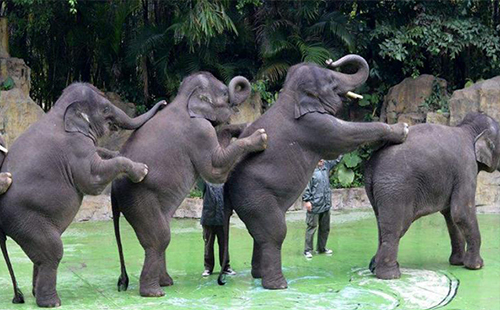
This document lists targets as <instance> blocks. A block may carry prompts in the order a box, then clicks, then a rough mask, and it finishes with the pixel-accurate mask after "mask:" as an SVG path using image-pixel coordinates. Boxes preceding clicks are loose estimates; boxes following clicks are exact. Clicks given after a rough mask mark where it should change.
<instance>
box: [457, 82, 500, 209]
mask: <svg viewBox="0 0 500 310" xmlns="http://www.w3.org/2000/svg"><path fill="white" fill-rule="evenodd" d="M449 106H450V125H452V126H456V125H458V124H459V123H460V122H461V121H462V119H463V118H464V117H465V115H466V114H467V113H468V112H484V113H486V114H488V115H489V116H491V117H493V118H494V119H496V120H497V121H500V76H497V77H494V78H491V79H489V80H485V81H482V82H478V83H476V84H473V85H472V86H469V87H466V88H463V89H459V90H456V91H454V92H453V94H452V96H451V98H450V100H449ZM476 205H478V206H488V207H490V208H491V207H492V206H493V207H495V208H496V209H500V172H498V171H496V172H494V173H485V172H481V173H479V175H478V179H477V191H476Z"/></svg>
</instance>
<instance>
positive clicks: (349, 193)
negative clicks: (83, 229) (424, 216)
mask: <svg viewBox="0 0 500 310" xmlns="http://www.w3.org/2000/svg"><path fill="white" fill-rule="evenodd" d="M480 201H482V199H481V197H480V196H479V197H478V199H477V202H478V203H479V202H480ZM483 201H484V199H483ZM202 205H203V201H202V199H200V198H186V199H184V201H183V202H182V204H181V205H180V207H179V208H178V209H177V211H175V214H174V217H175V218H195V219H198V218H200V217H201V209H202ZM477 207H478V209H477V212H478V213H500V203H498V201H496V202H494V203H490V204H478V206H477ZM332 209H333V210H360V209H371V205H370V201H369V200H368V197H367V196H366V193H365V189H364V188H362V187H358V188H347V189H334V190H332ZM297 210H302V203H301V201H300V199H299V200H297V202H295V203H294V204H293V206H292V207H290V209H289V210H288V212H293V211H297ZM111 217H112V213H111V199H110V197H109V195H99V196H85V197H84V199H83V202H82V207H81V208H80V211H78V214H77V215H76V217H75V219H74V222H86V221H105V220H110V219H111Z"/></svg>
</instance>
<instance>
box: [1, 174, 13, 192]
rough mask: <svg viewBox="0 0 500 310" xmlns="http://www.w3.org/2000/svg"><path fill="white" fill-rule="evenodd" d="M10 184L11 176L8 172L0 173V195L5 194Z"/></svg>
mask: <svg viewBox="0 0 500 310" xmlns="http://www.w3.org/2000/svg"><path fill="white" fill-rule="evenodd" d="M11 184H12V174H10V172H2V173H0V195H1V194H3V193H5V192H6V191H7V190H8V189H9V187H10V185H11Z"/></svg>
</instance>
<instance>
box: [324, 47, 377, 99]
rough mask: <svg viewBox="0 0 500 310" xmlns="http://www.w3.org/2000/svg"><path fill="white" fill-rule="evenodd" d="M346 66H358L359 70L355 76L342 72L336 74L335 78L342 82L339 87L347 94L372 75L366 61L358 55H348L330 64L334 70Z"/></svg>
mask: <svg viewBox="0 0 500 310" xmlns="http://www.w3.org/2000/svg"><path fill="white" fill-rule="evenodd" d="M346 64H354V65H356V66H357V68H358V70H357V71H356V73H354V74H345V73H340V72H334V75H335V77H336V78H337V79H338V80H339V81H340V83H339V85H340V86H341V87H343V88H344V91H345V92H348V91H350V90H353V89H355V88H356V87H358V86H360V85H361V84H363V83H364V82H366V79H367V78H368V75H369V73H370V68H369V67H368V63H367V62H366V60H365V59H364V58H363V57H361V56H358V55H354V54H351V55H346V56H344V57H342V58H340V59H339V60H337V61H335V62H333V63H331V64H330V66H331V67H333V68H339V67H342V66H344V65H346Z"/></svg>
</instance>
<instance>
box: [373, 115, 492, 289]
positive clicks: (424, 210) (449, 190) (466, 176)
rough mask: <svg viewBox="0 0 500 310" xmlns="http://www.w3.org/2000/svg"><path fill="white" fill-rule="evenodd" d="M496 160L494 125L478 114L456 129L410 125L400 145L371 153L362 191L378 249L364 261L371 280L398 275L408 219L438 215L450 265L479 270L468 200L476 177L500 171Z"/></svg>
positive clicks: (478, 243)
mask: <svg viewBox="0 0 500 310" xmlns="http://www.w3.org/2000/svg"><path fill="white" fill-rule="evenodd" d="M499 161H500V134H499V125H498V123H497V122H496V121H495V120H493V119H492V118H491V117H489V116H488V115H486V114H482V113H469V114H467V116H466V117H465V118H464V120H463V121H462V123H461V124H459V125H458V126H457V127H447V126H442V125H435V124H420V125H416V126H412V127H410V132H409V134H408V138H407V140H406V142H405V143H403V144H399V145H390V146H386V147H384V148H382V149H381V150H379V151H377V152H376V153H374V155H373V157H372V158H371V159H370V161H369V162H368V163H367V166H366V172H365V179H366V183H365V187H366V193H367V194H368V198H369V199H370V202H371V204H372V206H373V210H374V211H375V216H376V217H377V224H378V231H379V233H378V236H379V244H378V251H377V254H376V255H375V256H374V257H373V258H372V260H371V262H370V270H371V271H372V272H373V273H375V275H376V276H377V278H380V279H397V278H399V277H400V276H401V273H400V271H399V264H398V262H397V253H398V246H399V240H400V239H401V237H403V235H404V234H405V232H406V231H407V230H408V228H409V227H410V225H411V223H412V222H413V221H415V220H416V219H418V218H420V217H421V216H424V215H428V214H431V213H434V212H438V211H439V212H441V213H442V214H443V216H444V218H445V220H446V224H447V225H448V231H449V234H450V238H451V248H452V252H451V256H450V259H449V261H450V264H452V265H464V266H465V267H466V268H468V269H480V268H481V267H483V260H482V259H481V256H480V254H479V248H480V246H481V235H480V234H479V227H478V223H477V218H476V207H475V202H474V200H475V193H476V181H477V174H478V172H479V171H482V170H483V171H487V172H494V171H495V170H497V169H500V167H499ZM466 243H467V250H465V244H466Z"/></svg>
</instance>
